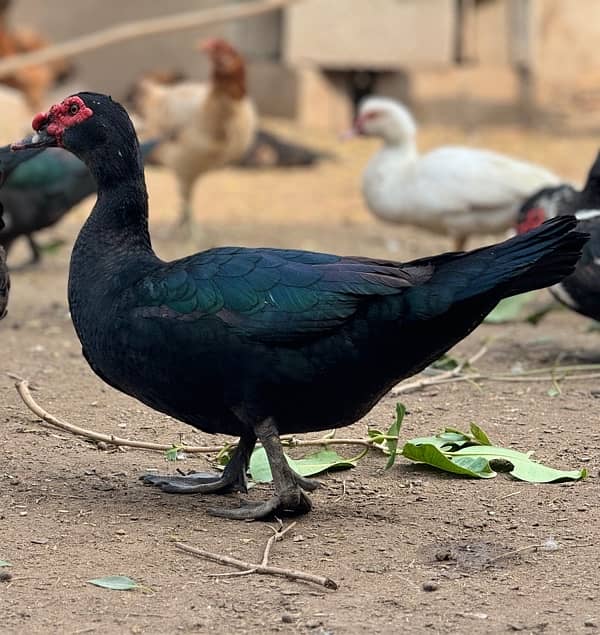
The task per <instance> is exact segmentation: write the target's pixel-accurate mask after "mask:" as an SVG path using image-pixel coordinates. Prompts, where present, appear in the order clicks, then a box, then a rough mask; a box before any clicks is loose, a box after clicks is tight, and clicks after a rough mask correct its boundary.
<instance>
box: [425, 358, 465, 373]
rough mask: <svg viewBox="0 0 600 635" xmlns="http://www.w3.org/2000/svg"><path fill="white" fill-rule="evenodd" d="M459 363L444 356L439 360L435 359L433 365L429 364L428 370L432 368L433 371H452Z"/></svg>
mask: <svg viewBox="0 0 600 635" xmlns="http://www.w3.org/2000/svg"><path fill="white" fill-rule="evenodd" d="M459 363H460V362H459V361H458V360H457V359H456V358H455V357H451V356H450V355H448V354H444V355H442V356H441V357H440V358H439V359H436V361H435V362H433V364H430V365H429V366H428V368H434V369H435V370H454V369H455V368H456V367H457V366H458V365H459Z"/></svg>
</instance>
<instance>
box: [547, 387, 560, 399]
mask: <svg viewBox="0 0 600 635" xmlns="http://www.w3.org/2000/svg"><path fill="white" fill-rule="evenodd" d="M559 395H560V390H559V389H558V388H556V386H552V388H548V397H558V396H559Z"/></svg>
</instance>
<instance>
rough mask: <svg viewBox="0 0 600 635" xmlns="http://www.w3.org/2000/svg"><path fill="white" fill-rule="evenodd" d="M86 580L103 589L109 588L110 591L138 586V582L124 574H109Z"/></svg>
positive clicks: (125, 589) (126, 589)
mask: <svg viewBox="0 0 600 635" xmlns="http://www.w3.org/2000/svg"><path fill="white" fill-rule="evenodd" d="M88 582H89V583H90V584H93V585H95V586H99V587H102V588H103V589H111V591H131V590H132V589H137V588H139V584H138V583H137V582H136V581H135V580H132V579H131V578H128V577H127V576H124V575H109V576H106V577H105V578H96V579H94V580H88Z"/></svg>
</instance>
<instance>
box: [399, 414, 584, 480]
mask: <svg viewBox="0 0 600 635" xmlns="http://www.w3.org/2000/svg"><path fill="white" fill-rule="evenodd" d="M402 454H403V455H404V456H405V457H406V458H408V459H411V460H412V461H418V462H420V463H426V464H427V465H431V466H432V467H437V468H439V469H441V470H444V471H446V472H452V473H453V474H461V475H463V476H471V477H475V478H493V477H494V476H496V473H497V472H508V473H509V474H511V475H512V476H513V477H514V478H516V479H519V480H521V481H527V482H528V483H553V482H556V481H577V480H580V479H582V478H585V477H586V476H587V471H586V470H585V469H582V470H557V469H555V468H552V467H548V466H547V465H543V464H542V463H538V462H537V461H534V460H533V459H532V458H531V456H530V455H531V453H530V452H529V453H524V452H518V451H517V450H512V449H508V448H501V447H498V446H494V445H491V444H490V440H489V438H488V436H487V434H486V433H485V432H484V431H483V430H482V429H481V428H480V427H479V426H477V425H476V424H474V423H472V424H471V434H470V435H468V434H464V433H461V432H459V431H457V430H454V429H451V428H448V429H446V430H445V431H444V432H442V433H440V434H439V435H437V436H435V437H420V438H417V439H411V440H410V441H409V442H407V443H406V444H405V445H404V447H403V448H402Z"/></svg>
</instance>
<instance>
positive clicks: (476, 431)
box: [469, 423, 492, 445]
mask: <svg viewBox="0 0 600 635" xmlns="http://www.w3.org/2000/svg"><path fill="white" fill-rule="evenodd" d="M469 427H470V429H471V434H472V435H473V439H475V441H477V442H478V443H481V445H492V443H491V441H490V439H489V437H488V435H487V434H486V433H485V432H484V431H483V430H482V429H481V428H480V427H479V426H478V425H477V424H476V423H471V425H470V426H469Z"/></svg>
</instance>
